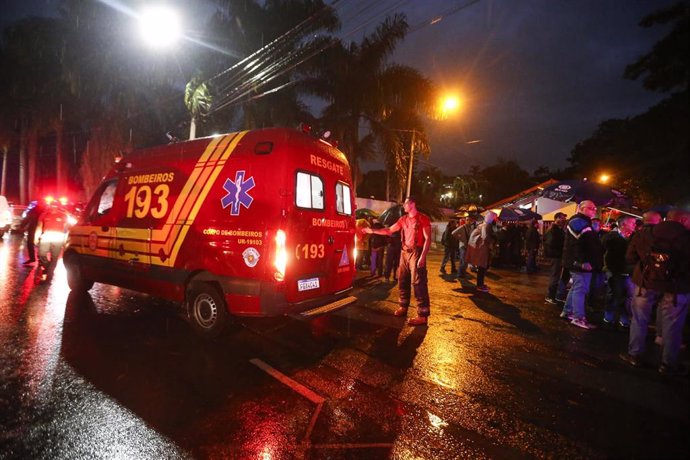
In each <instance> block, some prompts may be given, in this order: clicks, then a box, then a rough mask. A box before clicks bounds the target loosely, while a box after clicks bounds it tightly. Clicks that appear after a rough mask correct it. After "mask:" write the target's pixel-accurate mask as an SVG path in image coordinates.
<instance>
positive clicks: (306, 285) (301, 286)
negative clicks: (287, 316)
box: [297, 278, 320, 292]
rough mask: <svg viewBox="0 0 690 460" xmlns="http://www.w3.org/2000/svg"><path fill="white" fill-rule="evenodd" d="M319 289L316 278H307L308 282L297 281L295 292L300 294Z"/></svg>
mask: <svg viewBox="0 0 690 460" xmlns="http://www.w3.org/2000/svg"><path fill="white" fill-rule="evenodd" d="M319 287H320V286H319V279H318V278H309V279H308V280H297V290H298V291H300V292H302V291H309V290H312V289H318V288H319Z"/></svg>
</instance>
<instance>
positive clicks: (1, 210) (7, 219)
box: [0, 195, 12, 238]
mask: <svg viewBox="0 0 690 460" xmlns="http://www.w3.org/2000/svg"><path fill="white" fill-rule="evenodd" d="M11 223H12V212H11V211H10V204H9V203H8V202H7V198H5V197H4V196H2V195H0V238H2V236H3V235H4V234H5V232H7V231H9V230H10V224H11Z"/></svg>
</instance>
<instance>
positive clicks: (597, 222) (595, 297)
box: [587, 217, 606, 310]
mask: <svg viewBox="0 0 690 460" xmlns="http://www.w3.org/2000/svg"><path fill="white" fill-rule="evenodd" d="M592 231H593V232H594V234H595V235H596V239H594V240H592V242H593V243H594V244H595V245H597V246H598V247H597V248H596V249H595V250H594V251H593V253H594V254H597V255H598V258H597V259H596V260H594V261H593V262H592V280H591V281H590V285H589V294H588V295H587V306H589V307H590V308H591V309H599V310H603V304H604V297H605V296H606V275H605V273H604V247H603V246H602V244H601V238H602V236H603V234H604V232H603V231H602V230H601V219H598V218H596V217H595V218H594V219H592Z"/></svg>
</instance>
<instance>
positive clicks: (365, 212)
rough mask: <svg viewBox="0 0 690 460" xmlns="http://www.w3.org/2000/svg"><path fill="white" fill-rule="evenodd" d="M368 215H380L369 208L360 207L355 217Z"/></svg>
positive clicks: (374, 216) (359, 217)
mask: <svg viewBox="0 0 690 460" xmlns="http://www.w3.org/2000/svg"><path fill="white" fill-rule="evenodd" d="M367 217H372V218H377V217H379V213H377V212H376V211H372V210H371V209H369V208H359V209H357V210H356V211H355V218H357V219H366V218H367Z"/></svg>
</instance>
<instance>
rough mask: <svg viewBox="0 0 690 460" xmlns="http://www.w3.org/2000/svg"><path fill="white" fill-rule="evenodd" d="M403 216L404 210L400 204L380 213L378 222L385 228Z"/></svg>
mask: <svg viewBox="0 0 690 460" xmlns="http://www.w3.org/2000/svg"><path fill="white" fill-rule="evenodd" d="M403 214H405V210H404V209H403V205H401V204H394V205H393V206H391V207H390V208H388V209H386V210H385V211H383V212H382V213H381V215H380V216H379V221H381V223H382V224H383V225H385V226H386V227H390V226H391V225H393V224H394V223H396V222H397V221H398V219H400V217H402V215H403Z"/></svg>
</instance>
